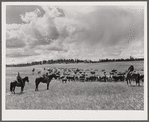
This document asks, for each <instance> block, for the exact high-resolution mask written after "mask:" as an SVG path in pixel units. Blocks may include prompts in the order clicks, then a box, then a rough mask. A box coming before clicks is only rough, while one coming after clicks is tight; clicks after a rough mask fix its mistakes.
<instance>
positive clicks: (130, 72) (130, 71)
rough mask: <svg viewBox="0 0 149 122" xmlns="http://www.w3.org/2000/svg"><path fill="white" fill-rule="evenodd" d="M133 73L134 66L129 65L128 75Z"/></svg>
mask: <svg viewBox="0 0 149 122" xmlns="http://www.w3.org/2000/svg"><path fill="white" fill-rule="evenodd" d="M133 71H134V66H133V65H130V67H129V68H128V74H132V72H133Z"/></svg>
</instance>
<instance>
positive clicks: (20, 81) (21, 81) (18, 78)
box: [17, 72, 24, 85]
mask: <svg viewBox="0 0 149 122" xmlns="http://www.w3.org/2000/svg"><path fill="white" fill-rule="evenodd" d="M17 81H18V83H21V85H24V83H23V80H22V78H21V76H20V73H19V72H18V75H17Z"/></svg>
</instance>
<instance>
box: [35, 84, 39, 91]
mask: <svg viewBox="0 0 149 122" xmlns="http://www.w3.org/2000/svg"><path fill="white" fill-rule="evenodd" d="M38 85H39V83H37V84H36V91H38Z"/></svg>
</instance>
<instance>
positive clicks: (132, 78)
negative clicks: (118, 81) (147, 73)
mask: <svg viewBox="0 0 149 122" xmlns="http://www.w3.org/2000/svg"><path fill="white" fill-rule="evenodd" d="M126 81H127V85H129V84H130V85H131V81H136V86H137V84H138V86H140V74H139V73H132V74H129V73H127V75H126Z"/></svg>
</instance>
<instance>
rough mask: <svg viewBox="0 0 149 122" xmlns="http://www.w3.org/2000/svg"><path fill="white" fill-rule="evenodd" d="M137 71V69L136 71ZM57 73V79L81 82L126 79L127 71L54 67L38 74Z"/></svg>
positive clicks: (142, 78) (142, 76) (33, 71)
mask: <svg viewBox="0 0 149 122" xmlns="http://www.w3.org/2000/svg"><path fill="white" fill-rule="evenodd" d="M134 72H135V71H134ZM32 73H33V74H35V69H33V70H32ZM52 73H55V74H56V75H57V79H59V80H61V81H62V83H66V82H67V81H74V82H77V81H80V82H95V81H97V82H107V81H115V82H117V81H124V80H125V78H126V73H127V71H125V72H118V71H117V70H115V69H113V70H111V71H110V72H106V71H105V70H101V71H99V70H98V69H95V70H94V69H79V68H53V69H49V68H48V69H45V68H44V69H43V70H40V71H37V75H38V76H40V77H43V76H44V75H46V74H47V75H48V74H52ZM140 76H141V80H142V81H143V80H144V74H140Z"/></svg>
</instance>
